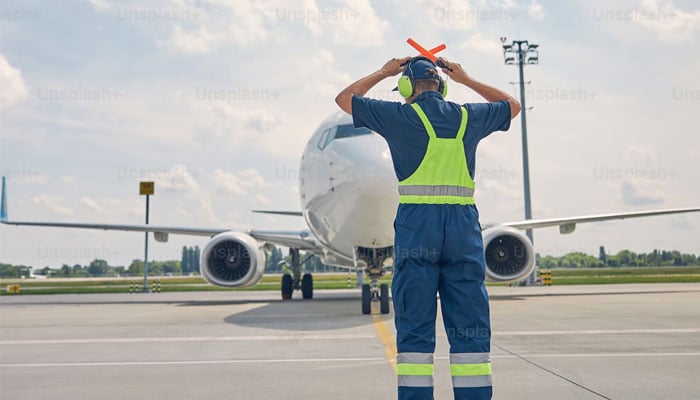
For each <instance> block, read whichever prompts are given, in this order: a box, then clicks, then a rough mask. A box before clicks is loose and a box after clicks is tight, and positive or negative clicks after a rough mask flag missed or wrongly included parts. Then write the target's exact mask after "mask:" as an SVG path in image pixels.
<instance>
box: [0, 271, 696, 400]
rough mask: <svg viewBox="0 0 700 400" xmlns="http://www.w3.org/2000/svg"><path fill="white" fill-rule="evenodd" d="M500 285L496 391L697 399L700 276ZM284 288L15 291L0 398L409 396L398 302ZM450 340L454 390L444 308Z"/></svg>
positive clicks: (351, 292) (3, 323) (5, 301)
mask: <svg viewBox="0 0 700 400" xmlns="http://www.w3.org/2000/svg"><path fill="white" fill-rule="evenodd" d="M489 293H490V295H491V311H492V325H493V332H494V334H493V340H492V363H493V370H494V399H538V400H539V399H547V400H559V399H634V400H639V399H674V400H681V399H698V398H700V379H698V373H699V371H700V284H696V283H690V284H683V283H679V284H632V285H599V286H596V285H591V286H561V287H556V286H554V287H493V288H489ZM295 296H298V294H295ZM298 297H300V296H298ZM279 298H280V295H279V293H277V292H258V291H253V292H250V291H248V292H240V291H237V292H229V291H225V292H183V293H152V294H128V293H125V294H109V295H98V294H93V295H52V296H35V295H32V296H3V297H1V298H0V328H1V329H0V399H2V400H12V399H35V400H41V399H51V400H56V399H71V400H83V399H84V400H96V399H149V400H151V399H173V400H174V399H188V400H192V399H194V400H197V399H207V400H210V399H246V400H249V399H279V398H284V399H290V398H291V399H324V400H325V399H332V400H341V399H367V400H369V399H383V400H384V399H395V398H396V388H395V382H396V377H395V373H394V365H393V363H394V357H395V348H394V343H393V335H394V326H393V322H392V315H376V314H375V315H372V316H367V315H361V314H360V292H359V290H358V289H348V290H330V291H323V290H318V291H316V292H315V299H314V300H301V299H300V298H297V297H295V299H293V300H291V301H281V300H280V299H279ZM377 308H378V307H377ZM437 343H438V344H437V350H436V367H435V370H436V372H435V374H436V375H435V385H436V388H435V395H436V396H435V398H436V399H451V398H452V390H451V387H450V377H449V366H448V352H449V348H448V345H447V338H446V336H445V330H444V328H443V327H442V320H441V319H439V320H438V338H437Z"/></svg>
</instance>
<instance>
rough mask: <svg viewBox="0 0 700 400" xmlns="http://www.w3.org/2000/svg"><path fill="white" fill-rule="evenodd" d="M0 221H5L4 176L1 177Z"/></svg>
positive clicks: (5, 193) (5, 196) (5, 197)
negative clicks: (0, 201) (0, 200)
mask: <svg viewBox="0 0 700 400" xmlns="http://www.w3.org/2000/svg"><path fill="white" fill-rule="evenodd" d="M0 222H7V192H6V189H5V177H4V176H3V177H2V203H0Z"/></svg>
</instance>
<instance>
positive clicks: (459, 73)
mask: <svg viewBox="0 0 700 400" xmlns="http://www.w3.org/2000/svg"><path fill="white" fill-rule="evenodd" d="M438 60H440V62H442V64H444V65H446V66H447V67H448V68H442V72H444V73H445V74H446V75H447V76H449V77H450V79H452V80H453V81H455V82H458V83H462V84H465V85H466V84H467V82H469V81H470V80H471V77H470V76H469V74H468V73H467V71H465V70H464V68H462V65H461V64H459V63H455V62H451V61H448V60H447V59H446V58H444V57H438Z"/></svg>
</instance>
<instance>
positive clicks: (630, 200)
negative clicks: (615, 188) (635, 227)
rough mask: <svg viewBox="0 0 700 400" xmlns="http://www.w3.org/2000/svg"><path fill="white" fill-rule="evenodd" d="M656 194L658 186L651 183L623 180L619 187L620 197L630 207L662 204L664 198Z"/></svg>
mask: <svg viewBox="0 0 700 400" xmlns="http://www.w3.org/2000/svg"><path fill="white" fill-rule="evenodd" d="M658 193H659V191H658V185H653V184H652V183H649V184H645V183H644V182H641V181H632V180H628V179H625V180H624V181H622V184H621V185H620V197H621V199H622V201H623V202H624V203H625V204H627V205H630V206H645V205H650V204H661V203H663V202H664V197H663V196H662V195H660V194H658Z"/></svg>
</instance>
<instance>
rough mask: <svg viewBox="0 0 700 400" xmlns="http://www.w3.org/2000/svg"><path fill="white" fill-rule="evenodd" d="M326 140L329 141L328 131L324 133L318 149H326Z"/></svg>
mask: <svg viewBox="0 0 700 400" xmlns="http://www.w3.org/2000/svg"><path fill="white" fill-rule="evenodd" d="M326 140H328V129H326V130H325V131H323V133H322V134H321V138H320V139H319V140H318V145H317V146H318V148H319V149H321V150H323V149H325V148H326Z"/></svg>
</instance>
